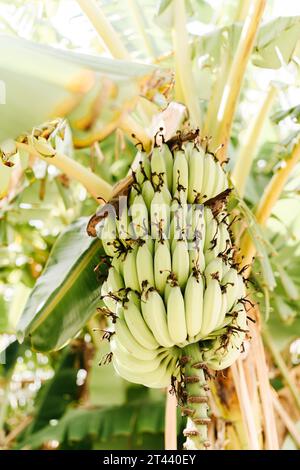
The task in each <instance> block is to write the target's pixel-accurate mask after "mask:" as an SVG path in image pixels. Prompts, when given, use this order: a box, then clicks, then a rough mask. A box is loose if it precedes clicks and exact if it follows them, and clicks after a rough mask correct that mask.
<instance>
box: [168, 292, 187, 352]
mask: <svg viewBox="0 0 300 470" xmlns="http://www.w3.org/2000/svg"><path fill="white" fill-rule="evenodd" d="M167 321H168V330H169V333H170V337H171V339H172V341H174V343H175V344H180V343H183V342H184V341H185V340H186V338H187V329H186V322H185V307H184V299H183V295H182V293H181V290H180V287H179V286H172V287H171V291H170V294H169V297H168V304H167Z"/></svg>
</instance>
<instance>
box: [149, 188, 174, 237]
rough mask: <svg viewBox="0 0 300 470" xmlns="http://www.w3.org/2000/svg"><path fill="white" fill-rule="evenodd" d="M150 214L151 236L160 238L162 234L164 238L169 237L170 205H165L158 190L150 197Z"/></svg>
mask: <svg viewBox="0 0 300 470" xmlns="http://www.w3.org/2000/svg"><path fill="white" fill-rule="evenodd" d="M150 214H151V216H150V219H151V236H152V238H153V239H154V240H160V239H161V237H162V235H163V236H164V238H169V226H170V207H169V206H167V204H166V203H165V200H164V196H163V194H162V193H161V192H159V191H157V192H156V193H155V195H154V198H153V199H152V203H151V209H150Z"/></svg>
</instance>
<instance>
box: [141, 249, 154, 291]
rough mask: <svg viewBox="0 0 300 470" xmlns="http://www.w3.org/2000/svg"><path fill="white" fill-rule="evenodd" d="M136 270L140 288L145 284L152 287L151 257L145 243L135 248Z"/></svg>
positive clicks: (152, 270) (152, 269) (152, 268)
mask: <svg viewBox="0 0 300 470" xmlns="http://www.w3.org/2000/svg"><path fill="white" fill-rule="evenodd" d="M136 271H137V277H138V281H139V286H140V290H142V289H143V288H144V287H145V286H146V287H150V286H151V287H154V285H155V282H154V267H153V257H152V254H151V252H150V250H149V248H148V246H147V244H146V243H144V244H143V245H142V246H140V247H139V248H138V249H137V255H136Z"/></svg>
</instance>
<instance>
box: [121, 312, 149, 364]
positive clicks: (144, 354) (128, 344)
mask: <svg viewBox="0 0 300 470" xmlns="http://www.w3.org/2000/svg"><path fill="white" fill-rule="evenodd" d="M117 315H118V318H117V320H116V323H115V335H116V338H117V339H118V342H119V343H120V345H121V346H122V347H123V348H124V349H126V351H128V352H129V353H130V354H132V355H133V356H134V357H135V358H137V359H141V360H145V361H152V360H153V359H154V358H155V357H156V356H157V351H156V350H154V349H147V348H144V347H143V346H141V345H140V344H139V343H138V342H137V340H136V339H135V338H134V337H133V335H132V334H131V333H130V331H129V328H128V326H127V324H126V321H125V316H124V309H123V307H118V309H117Z"/></svg>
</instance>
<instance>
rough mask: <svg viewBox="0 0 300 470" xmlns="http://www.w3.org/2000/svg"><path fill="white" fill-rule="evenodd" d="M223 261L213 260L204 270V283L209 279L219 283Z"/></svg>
mask: <svg viewBox="0 0 300 470" xmlns="http://www.w3.org/2000/svg"><path fill="white" fill-rule="evenodd" d="M223 264H224V263H223V261H222V260H221V259H220V258H214V259H213V260H212V261H211V262H210V263H209V264H208V265H207V266H206V268H205V271H204V274H205V279H206V282H207V283H208V282H209V281H210V279H217V280H218V281H221V279H222V276H223Z"/></svg>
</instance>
